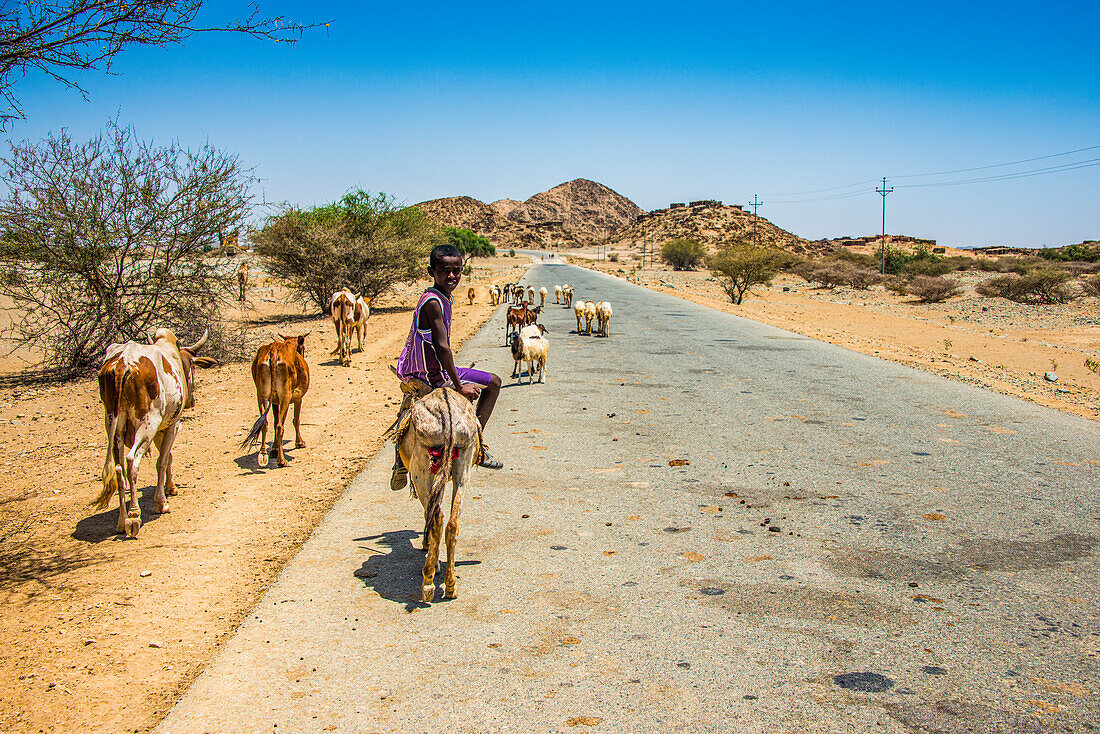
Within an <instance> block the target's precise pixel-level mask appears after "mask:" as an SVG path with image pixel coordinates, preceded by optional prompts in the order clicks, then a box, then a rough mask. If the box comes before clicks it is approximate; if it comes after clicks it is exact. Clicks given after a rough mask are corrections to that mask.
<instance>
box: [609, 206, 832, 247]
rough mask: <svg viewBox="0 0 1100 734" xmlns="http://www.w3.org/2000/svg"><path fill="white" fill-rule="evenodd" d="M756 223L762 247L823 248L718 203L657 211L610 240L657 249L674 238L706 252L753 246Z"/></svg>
mask: <svg viewBox="0 0 1100 734" xmlns="http://www.w3.org/2000/svg"><path fill="white" fill-rule="evenodd" d="M754 219H755V220H756V241H757V242H759V243H760V244H761V245H769V246H772V247H779V248H782V249H784V250H789V251H790V252H796V253H799V254H810V253H815V252H821V251H824V250H825V249H826V248H825V247H823V246H820V245H819V244H817V243H812V242H808V241H806V240H804V239H802V238H801V237H799V236H798V235H795V234H791V233H790V232H788V231H787V230H785V229H781V228H779V227H777V226H775V225H774V224H772V223H771V222H769V221H768V220H767V219H765V218H763V217H758V218H756V217H753V215H752V214H750V213H749V212H746V211H745V210H743V209H742V208H741V207H740V206H738V205H736V204H734V205H723V204H722V203H721V202H718V201H712V200H707V201H696V202H692V203H691V204H672V205H670V206H669V207H668V208H666V209H656V210H654V211H651V212H648V213H646V214H645V215H644V216H642V217H639V218H636V219H635V221H634V222H632V223H631V224H629V225H627V226H625V227H623V228H621V229H619V230H618V231H616V232H615V234H613V235H612V236H611V238H610V240H609V241H610V242H611V243H612V244H632V245H635V246H636V247H638V248H639V249H640V248H641V247H642V243H643V241H644V242H645V243H646V246H647V247H650V248H652V247H660V246H661V245H662V244H663V243H665V242H668V241H669V240H671V239H675V238H677V237H684V238H687V239H691V240H695V241H696V242H700V243H702V244H703V245H704V246H706V248H707V249H708V250H709V251H714V250H717V249H718V248H719V247H722V246H724V245H731V244H735V243H738V242H752V239H753V220H754Z"/></svg>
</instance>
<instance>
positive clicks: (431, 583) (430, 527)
mask: <svg viewBox="0 0 1100 734" xmlns="http://www.w3.org/2000/svg"><path fill="white" fill-rule="evenodd" d="M428 505H429V508H431V509H429V510H428V512H429V513H431V514H429V515H428V516H427V517H426V518H425V519H426V523H425V525H426V528H425V535H426V542H427V545H428V553H427V555H426V557H425V558H424V574H423V576H424V579H423V584H422V585H421V598H422V599H423V600H424V601H425V602H430V601H431V600H432V599H433V598H435V569H436V566H438V565H439V541H440V539H441V538H442V536H443V510H442V509H441V508H440V507H439V505H438V504H434V505H433V503H430V502H429V503H428Z"/></svg>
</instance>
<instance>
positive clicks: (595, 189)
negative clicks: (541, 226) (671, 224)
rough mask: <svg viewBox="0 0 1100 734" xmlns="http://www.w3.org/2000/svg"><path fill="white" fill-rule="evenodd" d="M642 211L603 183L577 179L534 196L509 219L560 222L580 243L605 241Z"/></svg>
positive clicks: (526, 221) (515, 208) (512, 209)
mask: <svg viewBox="0 0 1100 734" xmlns="http://www.w3.org/2000/svg"><path fill="white" fill-rule="evenodd" d="M639 214H642V209H641V208H640V207H638V205H637V204H635V203H634V202H633V201H631V200H630V199H628V198H626V197H625V196H623V195H622V194H620V193H618V192H617V191H614V190H612V189H610V188H608V187H607V186H604V185H603V184H601V183H596V182H595V181H589V180H588V179H586V178H577V179H574V180H572V181H568V182H566V183H563V184H560V185H558V186H555V187H554V188H552V189H550V190H549V191H543V192H542V193H539V194H535V195H534V196H532V197H531V198H530V199H528V200H527V201H525V202H523V204H521V205H519V206H513V207H511V209H510V211H509V212H508V214H507V215H506V216H507V217H508V218H509V219H511V220H512V221H513V222H521V223H524V224H527V223H531V222H536V223H538V222H561V223H562V228H563V229H565V230H567V231H569V232H572V233H573V234H574V235H575V236H576V237H577V238H578V239H589V240H593V241H597V242H599V241H603V240H606V239H607V238H608V237H610V236H611V235H612V234H614V233H615V232H616V231H618V230H619V229H621V228H622V227H623V226H625V225H627V224H629V223H630V222H633V221H634V220H635V219H637V217H638V215H639Z"/></svg>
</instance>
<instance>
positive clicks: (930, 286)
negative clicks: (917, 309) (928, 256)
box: [905, 275, 962, 303]
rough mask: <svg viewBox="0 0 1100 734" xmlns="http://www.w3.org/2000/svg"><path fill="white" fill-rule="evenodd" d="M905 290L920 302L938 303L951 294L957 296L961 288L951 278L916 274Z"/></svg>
mask: <svg viewBox="0 0 1100 734" xmlns="http://www.w3.org/2000/svg"><path fill="white" fill-rule="evenodd" d="M905 292H906V293H907V294H908V295H910V296H916V297H917V298H918V299H919V300H920V302H921V303H939V302H941V301H946V300H947V299H948V298H950V297H951V296H957V295H958V294H959V293H961V292H962V288H961V287H960V286H959V284H958V283H957V282H955V281H954V280H952V279H951V278H944V277H942V276H938V275H918V276H915V277H914V278H913V279H912V280H910V281H909V283H908V284H907V285H906V287H905Z"/></svg>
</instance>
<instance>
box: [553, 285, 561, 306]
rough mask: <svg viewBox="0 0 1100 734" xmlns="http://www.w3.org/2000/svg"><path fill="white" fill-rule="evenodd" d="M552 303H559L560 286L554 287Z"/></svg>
mask: <svg viewBox="0 0 1100 734" xmlns="http://www.w3.org/2000/svg"><path fill="white" fill-rule="evenodd" d="M554 303H561V286H560V285H556V286H554Z"/></svg>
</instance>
